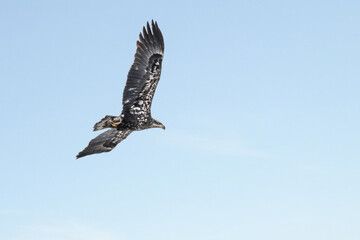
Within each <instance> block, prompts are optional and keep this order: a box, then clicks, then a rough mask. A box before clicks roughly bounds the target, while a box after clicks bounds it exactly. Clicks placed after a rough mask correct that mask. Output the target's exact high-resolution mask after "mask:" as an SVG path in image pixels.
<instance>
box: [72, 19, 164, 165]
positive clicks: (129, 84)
mask: <svg viewBox="0 0 360 240" xmlns="http://www.w3.org/2000/svg"><path fill="white" fill-rule="evenodd" d="M136 45H137V48H136V53H135V56H134V58H135V59H134V63H133V64H132V66H131V68H130V71H129V73H128V76H127V81H126V85H125V88H124V93H123V100H122V103H123V110H122V112H121V114H120V116H110V115H107V116H105V117H104V118H103V119H101V121H99V122H98V123H96V124H95V126H94V131H97V130H101V129H105V128H111V129H110V130H107V131H106V132H104V133H102V134H100V135H99V136H97V137H96V138H94V139H93V140H91V141H90V142H89V145H88V146H87V147H86V148H85V149H84V150H83V151H81V152H80V153H79V154H78V155H77V156H76V158H80V157H84V156H86V155H90V154H95V153H102V152H109V151H111V150H112V149H114V148H115V147H116V145H117V144H118V143H120V142H121V141H122V140H124V139H125V138H126V137H127V136H129V134H130V133H131V132H133V131H139V130H144V129H148V128H162V129H165V126H164V125H163V124H162V123H161V122H159V121H157V120H155V119H153V118H152V116H151V104H152V100H153V97H154V94H155V90H156V87H157V84H158V82H159V80H160V75H161V66H162V60H163V56H164V38H163V36H162V33H161V31H160V29H159V27H158V25H157V23H156V22H154V21H152V22H151V27H150V24H149V23H147V25H146V28H145V27H144V28H143V33H142V34H141V33H140V35H139V41H137V43H136Z"/></svg>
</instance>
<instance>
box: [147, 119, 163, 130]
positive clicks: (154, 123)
mask: <svg viewBox="0 0 360 240" xmlns="http://www.w3.org/2000/svg"><path fill="white" fill-rule="evenodd" d="M150 127H151V128H162V129H164V130H165V126H164V124H162V123H161V122H159V121H158V120H156V119H152V121H151V125H150Z"/></svg>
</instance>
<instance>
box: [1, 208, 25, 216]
mask: <svg viewBox="0 0 360 240" xmlns="http://www.w3.org/2000/svg"><path fill="white" fill-rule="evenodd" d="M23 213H24V212H22V211H20V210H15V209H0V215H15V214H23Z"/></svg>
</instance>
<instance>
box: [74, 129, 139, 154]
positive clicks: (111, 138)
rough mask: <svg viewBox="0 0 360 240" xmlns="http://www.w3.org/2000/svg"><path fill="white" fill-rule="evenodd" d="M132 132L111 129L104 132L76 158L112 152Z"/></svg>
mask: <svg viewBox="0 0 360 240" xmlns="http://www.w3.org/2000/svg"><path fill="white" fill-rule="evenodd" d="M131 132H132V131H131V130H116V129H110V130H107V131H106V132H103V133H102V134H100V135H99V136H97V137H96V138H94V139H93V140H91V141H90V142H89V145H88V146H87V147H86V148H85V149H84V150H82V151H81V152H79V154H78V155H77V156H76V158H81V157H84V156H87V155H90V154H95V153H102V152H110V151H111V150H113V149H114V148H115V147H116V145H118V143H120V142H121V141H122V140H124V139H125V138H126V137H127V136H129V135H130V133H131Z"/></svg>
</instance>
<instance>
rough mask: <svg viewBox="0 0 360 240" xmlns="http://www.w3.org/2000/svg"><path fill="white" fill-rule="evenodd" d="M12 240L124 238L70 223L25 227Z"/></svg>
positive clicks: (102, 230)
mask: <svg viewBox="0 0 360 240" xmlns="http://www.w3.org/2000/svg"><path fill="white" fill-rule="evenodd" d="M11 239H12V240H124V239H126V238H125V237H124V236H119V234H116V233H113V232H110V231H109V230H105V229H99V228H96V227H94V226H90V225H85V224H81V223H78V222H70V223H66V224H59V225H50V224H44V225H30V226H25V227H23V228H22V229H21V231H19V232H18V233H16V235H15V236H13V237H12V238H11Z"/></svg>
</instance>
